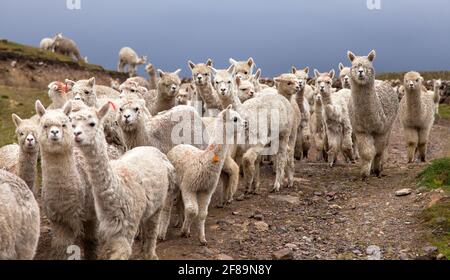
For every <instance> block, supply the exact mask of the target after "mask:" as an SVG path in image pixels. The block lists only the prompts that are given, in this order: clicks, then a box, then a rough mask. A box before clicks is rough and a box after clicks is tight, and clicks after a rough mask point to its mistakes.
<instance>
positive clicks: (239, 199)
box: [236, 194, 245, 201]
mask: <svg viewBox="0 0 450 280" xmlns="http://www.w3.org/2000/svg"><path fill="white" fill-rule="evenodd" d="M244 199H245V195H244V194H241V195H240V196H238V197H236V201H243V200H244Z"/></svg>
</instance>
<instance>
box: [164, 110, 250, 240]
mask: <svg viewBox="0 0 450 280" xmlns="http://www.w3.org/2000/svg"><path fill="white" fill-rule="evenodd" d="M245 123H246V122H245V121H244V120H243V119H242V118H241V116H240V115H239V114H238V113H237V112H235V111H234V110H232V109H231V105H230V106H228V107H227V108H226V109H225V110H223V111H222V112H220V113H219V115H218V116H217V119H216V123H215V133H214V136H213V137H212V138H211V140H210V142H209V145H208V147H207V148H206V150H201V149H198V148H196V147H194V146H191V145H178V146H176V147H174V148H173V149H172V150H170V152H169V153H168V154H167V156H168V158H169V159H170V161H171V162H172V163H173V165H174V166H175V169H176V172H177V183H178V186H179V188H180V191H181V196H182V200H183V204H184V222H183V226H182V229H181V233H182V235H183V236H185V237H189V236H190V231H191V224H192V222H193V220H194V219H195V218H197V220H198V232H199V240H200V243H201V244H202V245H206V244H207V241H206V236H205V221H206V217H207V215H208V206H209V204H210V202H211V197H212V194H213V193H214V191H215V189H216V187H217V184H218V182H219V177H220V173H221V171H222V168H223V165H224V162H225V158H226V155H227V153H228V149H229V148H230V145H231V144H232V143H233V142H234V139H235V137H236V132H239V131H240V129H242V128H243V127H244V126H245Z"/></svg>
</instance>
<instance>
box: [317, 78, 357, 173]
mask: <svg viewBox="0 0 450 280" xmlns="http://www.w3.org/2000/svg"><path fill="white" fill-rule="evenodd" d="M314 74H315V76H316V88H317V89H318V93H319V94H320V95H321V97H322V102H323V110H322V114H323V120H324V124H325V131H326V134H327V144H328V150H327V154H328V162H329V165H330V167H333V165H334V164H335V163H336V161H337V157H338V155H339V153H340V152H342V154H343V155H344V156H345V157H346V159H348V160H350V161H354V156H353V141H352V126H351V124H350V117H349V115H348V100H349V99H350V95H351V92H350V91H349V90H348V89H344V90H342V92H338V93H332V92H331V90H332V84H333V78H334V74H335V72H334V70H331V71H330V72H328V73H319V71H317V70H314Z"/></svg>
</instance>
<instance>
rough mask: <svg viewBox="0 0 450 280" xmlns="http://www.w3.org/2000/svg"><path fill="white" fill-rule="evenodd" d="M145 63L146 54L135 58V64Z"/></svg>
mask: <svg viewBox="0 0 450 280" xmlns="http://www.w3.org/2000/svg"><path fill="white" fill-rule="evenodd" d="M145 63H147V56H146V55H143V56H140V57H138V60H137V62H136V64H145Z"/></svg>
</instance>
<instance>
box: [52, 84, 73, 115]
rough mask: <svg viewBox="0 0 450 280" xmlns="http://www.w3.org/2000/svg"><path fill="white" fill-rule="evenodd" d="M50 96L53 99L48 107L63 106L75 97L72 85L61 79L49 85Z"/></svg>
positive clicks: (57, 107)
mask: <svg viewBox="0 0 450 280" xmlns="http://www.w3.org/2000/svg"><path fill="white" fill-rule="evenodd" d="M48 96H49V97H50V100H51V101H52V104H50V106H48V109H59V108H62V107H63V106H64V104H66V102H67V101H69V100H70V99H72V98H73V96H72V91H70V86H68V85H67V84H65V83H63V82H59V81H54V82H51V83H50V84H49V85H48Z"/></svg>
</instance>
